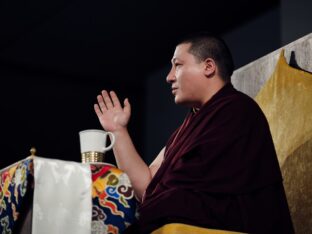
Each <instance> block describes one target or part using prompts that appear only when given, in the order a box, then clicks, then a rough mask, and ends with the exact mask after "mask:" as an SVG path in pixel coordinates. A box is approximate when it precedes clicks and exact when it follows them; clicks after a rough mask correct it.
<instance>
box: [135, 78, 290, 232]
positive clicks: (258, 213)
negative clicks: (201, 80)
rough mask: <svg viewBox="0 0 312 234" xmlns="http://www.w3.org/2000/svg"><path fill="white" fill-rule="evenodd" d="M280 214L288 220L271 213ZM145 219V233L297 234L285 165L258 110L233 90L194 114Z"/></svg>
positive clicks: (172, 146)
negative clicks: (184, 226)
mask: <svg viewBox="0 0 312 234" xmlns="http://www.w3.org/2000/svg"><path fill="white" fill-rule="evenodd" d="M270 188H271V189H270ZM272 191H274V192H272ZM262 193H263V195H262V196H258V194H262ZM254 198H257V199H255V200H254ZM272 199H273V200H272ZM254 203H257V204H254ZM267 203H269V204H271V203H273V206H271V207H267V205H265V204H267ZM247 204H248V205H247ZM259 204H260V207H259ZM274 204H275V205H274ZM278 204H279V205H278ZM262 208H263V209H262ZM255 209H258V210H255ZM274 209H275V212H274V214H275V215H278V216H279V217H281V220H278V219H279V218H275V217H271V215H270V214H267V213H269V212H271V210H274ZM139 213H140V221H139V224H140V227H141V231H142V232H143V233H148V232H150V231H151V230H154V229H156V228H158V227H159V226H161V225H163V224H165V223H170V222H181V223H188V224H192V225H199V226H203V227H209V228H219V229H225V230H234V231H244V232H258V233H261V231H263V230H264V229H262V228H261V224H264V223H267V224H265V225H264V226H263V227H266V228H267V227H271V229H272V232H273V230H274V231H277V230H279V231H280V230H282V229H280V228H281V227H280V226H281V225H280V223H283V225H284V227H283V230H289V233H291V232H292V225H291V221H290V216H289V211H288V205H287V201H286V198H285V193H284V188H283V185H282V176H281V173H280V169H279V164H278V161H277V157H276V153H275V149H274V146H273V141H272V137H271V134H270V131H269V127H268V123H267V121H266V118H265V117H264V115H263V113H262V111H261V110H260V108H259V107H258V105H257V104H256V103H255V102H254V101H253V100H252V99H251V98H250V97H248V96H247V95H245V94H242V93H241V92H238V91H236V90H235V89H234V88H233V86H232V85H231V84H227V85H226V86H225V87H223V88H222V89H221V90H220V91H219V92H218V93H216V94H215V95H214V96H213V97H212V98H211V99H210V100H209V101H208V102H207V103H206V104H205V105H204V106H203V107H202V108H201V109H200V110H199V111H198V112H196V113H193V112H191V113H189V115H188V116H187V117H186V119H185V121H184V122H183V124H182V125H181V127H180V128H178V129H177V130H176V131H175V132H174V134H173V135H172V136H171V137H170V139H169V141H168V143H167V146H166V151H165V157H164V161H163V163H162V165H161V167H160V168H159V170H158V172H157V173H156V174H155V176H154V178H153V179H152V181H151V183H150V184H149V186H148V188H147V190H146V193H145V196H144V200H143V202H142V204H141V205H140V207H139ZM264 216H266V217H264ZM247 217H250V218H247ZM258 219H259V220H258ZM273 222H274V224H273ZM272 225H273V226H274V228H273V226H272ZM285 227H286V229H285ZM271 229H270V230H271ZM266 230H268V229H266ZM267 233H270V232H267Z"/></svg>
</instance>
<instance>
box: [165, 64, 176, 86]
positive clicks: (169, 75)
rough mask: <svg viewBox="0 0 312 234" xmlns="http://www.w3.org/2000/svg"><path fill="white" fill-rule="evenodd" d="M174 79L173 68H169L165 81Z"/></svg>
mask: <svg viewBox="0 0 312 234" xmlns="http://www.w3.org/2000/svg"><path fill="white" fill-rule="evenodd" d="M174 80H175V73H174V69H173V68H171V70H170V71H169V73H168V75H167V78H166V81H167V83H172V82H173V81H174Z"/></svg>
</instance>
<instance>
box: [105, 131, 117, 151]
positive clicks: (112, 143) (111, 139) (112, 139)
mask: <svg viewBox="0 0 312 234" xmlns="http://www.w3.org/2000/svg"><path fill="white" fill-rule="evenodd" d="M107 134H108V135H109V138H110V141H111V143H110V145H109V146H107V147H103V151H108V150H110V149H111V148H113V146H114V144H115V135H114V133H112V132H107Z"/></svg>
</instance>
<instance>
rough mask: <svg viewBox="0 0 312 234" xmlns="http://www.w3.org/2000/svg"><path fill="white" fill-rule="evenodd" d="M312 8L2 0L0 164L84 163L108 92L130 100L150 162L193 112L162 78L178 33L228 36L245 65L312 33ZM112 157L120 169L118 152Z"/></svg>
mask: <svg viewBox="0 0 312 234" xmlns="http://www.w3.org/2000/svg"><path fill="white" fill-rule="evenodd" d="M311 4H312V3H311V1H304V0H300V1H295V0H287V1H278V0H274V1H272V0H270V1H269V0H268V1H256V2H253V4H250V1H247V0H237V1H235V2H234V1H233V2H231V1H230V2H229V1H226V0H225V1H224V2H223V1H217V2H210V1H206V0H196V1H193V2H192V4H191V5H190V4H189V2H188V1H186V0H185V1H177V2H176V1H170V2H168V1H165V0H158V1H151V2H149V3H148V4H147V3H146V2H145V1H141V0H138V1H136V2H116V1H115V2H107V1H106V2H104V1H100V0H94V1H92V2H90V1H85V0H77V1H61V0H59V1H58V0H53V1H52V0H51V1H50V0H47V1H45V2H39V1H32V2H24V1H23V0H18V1H15V2H12V1H4V2H2V3H1V6H0V78H1V81H2V85H1V92H0V111H1V135H2V137H1V141H0V147H1V150H2V156H1V157H0V168H3V167H5V166H7V165H9V164H11V163H13V162H16V161H17V160H20V159H23V158H25V157H26V156H28V155H29V154H30V153H29V150H30V148H31V147H32V146H35V147H36V148H37V151H38V153H37V154H38V155H41V156H44V157H50V158H59V159H64V160H73V161H80V153H79V138H78V132H79V131H80V130H83V129H87V128H101V126H100V125H99V123H98V120H97V117H96V115H95V114H94V112H93V104H94V103H95V100H96V95H97V94H98V93H99V92H100V91H101V90H102V89H108V90H111V89H113V90H115V91H117V92H118V94H119V96H120V98H121V99H124V98H125V97H128V98H129V99H130V102H131V104H132V110H133V111H132V117H131V122H130V124H129V131H130V133H131V135H132V137H133V140H134V143H135V144H136V146H137V148H138V151H139V153H140V154H141V155H142V157H143V158H144V160H146V161H147V162H150V161H151V160H152V159H153V158H154V156H155V155H156V154H157V153H158V152H159V151H160V149H161V148H162V147H163V146H164V145H165V143H166V140H167V139H168V137H169V135H170V134H171V133H172V131H173V130H174V129H175V128H176V127H177V126H178V125H179V124H180V123H181V122H182V120H183V117H184V115H185V113H186V112H187V111H188V110H187V109H185V108H183V107H179V106H176V105H175V104H174V102H173V97H172V95H171V92H170V87H169V86H168V84H166V82H165V78H166V74H167V72H168V71H169V68H170V59H171V56H172V53H173V51H174V45H175V40H176V39H177V38H178V37H179V36H181V35H184V34H187V33H190V32H192V31H198V30H209V31H212V32H215V33H218V34H221V35H222V36H223V37H224V38H225V40H226V41H227V42H228V44H229V46H230V49H231V50H232V51H233V56H234V59H235V62H236V68H238V67H240V66H243V65H244V64H246V63H248V62H251V61H253V60H254V59H257V58H258V57H261V56H263V55H265V54H267V53H269V52H271V51H272V50H275V49H276V48H278V47H281V46H282V45H283V44H285V43H288V42H291V41H293V40H295V39H297V38H299V37H301V36H303V35H305V34H307V33H309V32H311V31H312V30H311V29H312V25H311V22H312V20H311V15H310V11H309V9H312V6H311ZM225 5H227V7H224V6H225ZM246 7H247V9H248V10H246ZM106 161H107V162H113V163H114V159H113V155H112V153H111V152H110V153H108V155H107V157H106Z"/></svg>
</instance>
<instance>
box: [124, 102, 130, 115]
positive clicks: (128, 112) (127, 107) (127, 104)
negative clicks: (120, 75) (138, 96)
mask: <svg viewBox="0 0 312 234" xmlns="http://www.w3.org/2000/svg"><path fill="white" fill-rule="evenodd" d="M123 110H124V112H125V113H126V114H128V115H130V114H131V105H130V102H129V99H128V98H126V99H125V100H124V108H123Z"/></svg>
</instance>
